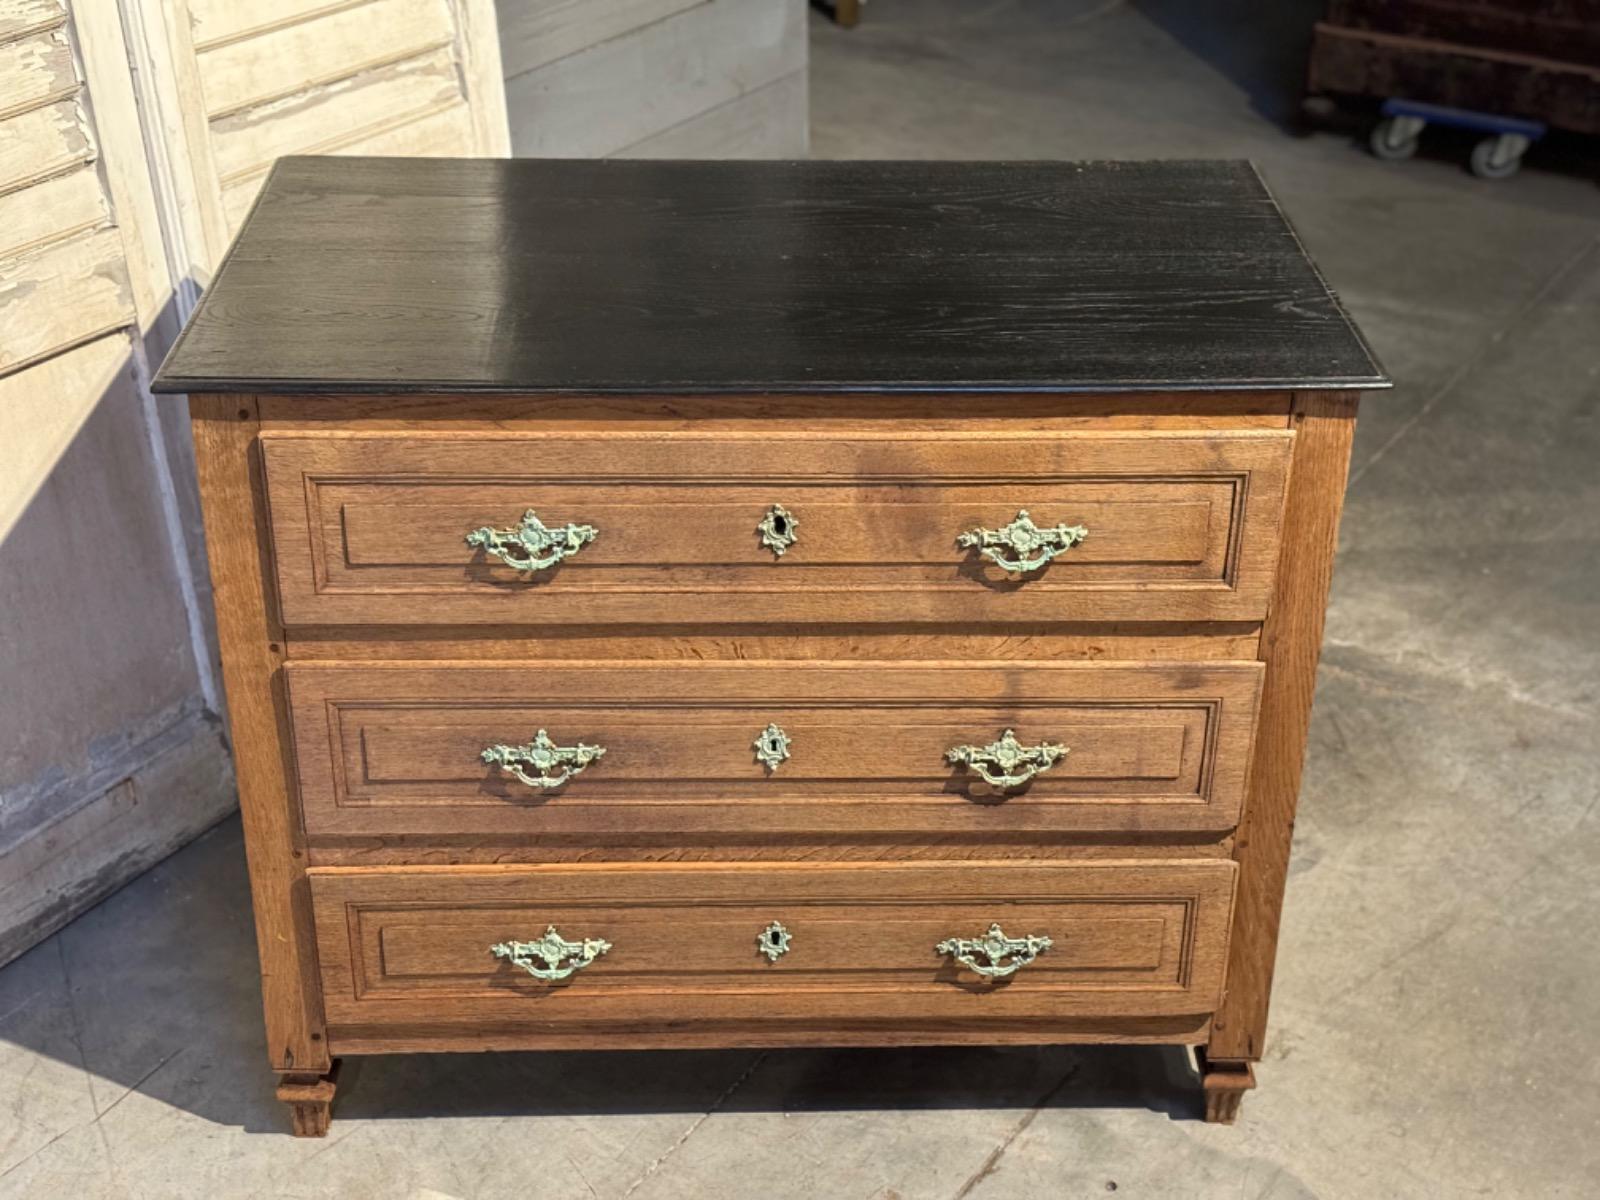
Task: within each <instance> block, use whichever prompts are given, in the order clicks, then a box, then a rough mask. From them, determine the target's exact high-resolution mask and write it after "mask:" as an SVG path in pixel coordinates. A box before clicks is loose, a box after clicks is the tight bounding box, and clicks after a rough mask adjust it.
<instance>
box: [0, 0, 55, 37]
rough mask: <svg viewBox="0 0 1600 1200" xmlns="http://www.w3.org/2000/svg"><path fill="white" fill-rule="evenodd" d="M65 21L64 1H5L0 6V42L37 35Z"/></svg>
mask: <svg viewBox="0 0 1600 1200" xmlns="http://www.w3.org/2000/svg"><path fill="white" fill-rule="evenodd" d="M66 19H67V5H66V0H6V2H5V3H4V4H0V40H4V39H6V38H14V37H21V36H23V35H26V34H29V33H37V32H39V31H40V30H44V29H48V28H50V27H51V26H52V25H61V24H63V23H64V22H65V21H66Z"/></svg>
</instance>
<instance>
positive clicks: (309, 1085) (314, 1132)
mask: <svg viewBox="0 0 1600 1200" xmlns="http://www.w3.org/2000/svg"><path fill="white" fill-rule="evenodd" d="M338 1085H339V1061H338V1059H335V1060H334V1063H333V1069H332V1070H330V1071H329V1072H328V1073H327V1074H326V1075H280V1076H279V1077H278V1099H279V1100H282V1101H283V1102H284V1103H285V1104H287V1105H288V1106H289V1126H290V1128H291V1129H292V1130H293V1132H294V1136H295V1137H327V1136H328V1122H329V1121H330V1120H332V1118H333V1093H334V1091H335V1090H336V1089H337V1088H338Z"/></svg>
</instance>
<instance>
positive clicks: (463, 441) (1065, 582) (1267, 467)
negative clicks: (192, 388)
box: [262, 430, 1294, 626]
mask: <svg viewBox="0 0 1600 1200" xmlns="http://www.w3.org/2000/svg"><path fill="white" fill-rule="evenodd" d="M1293 436H1294V435H1293V434H1291V433H1289V432H1288V431H1278V430H1256V431H1247V432H1239V433H1217V432H1196V433H1156V432H1141V433H1127V434H1114V435H1113V434H1097V433H1074V434H1048V433H1041V434H1039V435H1037V436H1032V437H1023V436H1016V435H1011V434H1006V435H993V436H978V437H975V436H971V435H964V436H956V435H944V436H940V435H933V434H929V435H922V436H903V435H891V434H884V435H868V434H851V435H839V436H836V437H829V436H823V435H816V434H807V435H803V436H797V435H793V434H781V433H775V434H773V435H771V436H767V437H756V436H751V435H745V434H719V435H706V434H674V433H660V432H652V433H649V434H642V435H634V434H628V433H625V432H606V433H604V434H590V435H572V434H549V435H530V434H525V433H506V434H494V435H489V436H474V435H470V434H459V433H452V434H448V435H434V436H431V437H426V438H424V437H405V436H390V435H374V436H332V437H329V436H314V435H299V434H267V435H265V436H263V438H262V447H263V453H264V457H265V463H266V478H267V487H268V493H269V497H270V503H271V523H272V531H273V546H274V553H275V556H276V561H277V570H278V582H279V594H280V598H281V603H282V606H283V613H284V619H285V620H286V621H287V622H288V623H290V624H318V623H320V624H364V623H378V624H390V625H395V624H409V623H440V624H449V623H457V624H483V623H491V624H506V625H533V626H537V625H543V624H583V625H594V624H607V623H628V624H692V623H703V622H716V623H744V624H770V623H773V622H807V623H827V624H837V623H844V622H862V621H870V622H911V621H920V622H934V621H937V622H1009V621H1016V622H1039V621H1057V620H1059V621H1085V620H1093V621H1116V620H1159V621H1177V620H1254V619H1258V618H1260V617H1261V616H1262V615H1263V614H1264V613H1265V611H1266V603H1267V597H1268V594H1269V592H1270V589H1271V584H1272V574H1273V571H1274V569H1275V566H1276V560H1277V544H1278V527H1279V521H1280V516H1281V510H1282V507H1283V494H1284V484H1285V478H1286V474H1287V470H1288V461H1289V451H1290V445H1291V443H1292V440H1293Z"/></svg>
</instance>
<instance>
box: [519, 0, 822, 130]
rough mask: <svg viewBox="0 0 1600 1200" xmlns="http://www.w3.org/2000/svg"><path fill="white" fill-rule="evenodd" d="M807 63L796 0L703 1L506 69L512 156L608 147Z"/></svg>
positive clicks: (670, 123) (801, 12)
mask: <svg viewBox="0 0 1600 1200" xmlns="http://www.w3.org/2000/svg"><path fill="white" fill-rule="evenodd" d="M805 61H806V27H805V8H804V6H803V5H802V4H800V3H798V2H797V0H710V2H709V3H706V4H701V5H697V6H695V7H693V8H690V9H687V10H685V11H684V12H681V13H678V14H677V15H675V16H672V17H668V18H667V19H665V20H663V21H658V22H656V23H655V24H653V25H647V26H645V27H644V28H642V29H638V30H635V31H634V32H632V33H629V34H626V35H624V36H622V37H617V38H613V39H612V40H610V41H607V42H602V43H601V44H600V45H598V46H592V47H590V48H589V49H587V50H584V51H581V52H579V53H577V54H571V55H568V56H567V57H565V58H563V59H560V60H559V61H557V62H553V63H550V64H548V65H547V66H545V67H542V68H540V69H538V70H535V71H527V72H524V73H522V74H520V75H516V76H514V77H512V78H511V79H510V80H508V81H507V83H506V108H507V111H508V112H509V113H510V120H511V143H512V146H513V148H514V151H515V153H516V154H517V155H518V156H519V157H535V158H565V157H593V156H597V155H604V154H614V153H615V152H616V151H618V150H620V149H622V148H623V147H624V146H631V145H633V144H634V143H635V142H639V141H643V140H644V139H645V138H647V137H649V136H651V135H652V134H656V133H659V132H661V131H662V130H664V129H669V128H671V127H672V126H674V125H677V124H679V123H681V122H683V121H686V120H688V119H690V118H691V117H694V116H697V115H698V114H700V113H702V112H704V111H706V110H707V109H709V108H714V107H716V106H717V105H720V104H726V103H727V102H729V101H731V100H735V99H737V98H738V97H740V96H742V95H744V94H746V93H747V92H751V91H754V90H755V89H757V88H760V87H764V86H766V85H767V84H769V83H771V82H773V81H774V80H777V79H780V78H782V77H783V76H785V75H789V74H792V73H793V72H795V71H798V70H800V69H802V68H803V67H804V66H805ZM640 97H647V98H648V102H647V103H640Z"/></svg>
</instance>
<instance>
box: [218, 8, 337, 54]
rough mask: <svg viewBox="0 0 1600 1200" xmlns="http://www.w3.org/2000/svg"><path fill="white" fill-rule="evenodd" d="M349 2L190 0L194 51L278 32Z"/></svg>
mask: <svg viewBox="0 0 1600 1200" xmlns="http://www.w3.org/2000/svg"><path fill="white" fill-rule="evenodd" d="M350 4H351V0H272V2H271V3H270V4H269V3H263V2H262V0H189V5H188V7H189V27H190V28H191V29H192V30H193V31H194V34H193V37H194V48H195V49H196V50H198V51H204V50H209V49H211V48H212V47H214V46H217V45H219V44H220V43H222V42H231V41H234V40H236V39H239V38H242V37H245V36H247V35H250V34H259V33H264V32H266V31H268V30H273V29H281V28H283V27H285V26H288V25H293V24H296V23H298V22H300V21H305V20H307V19H309V18H311V17H315V16H317V15H318V14H319V13H326V12H331V11H333V10H334V9H339V8H348V7H350Z"/></svg>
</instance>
